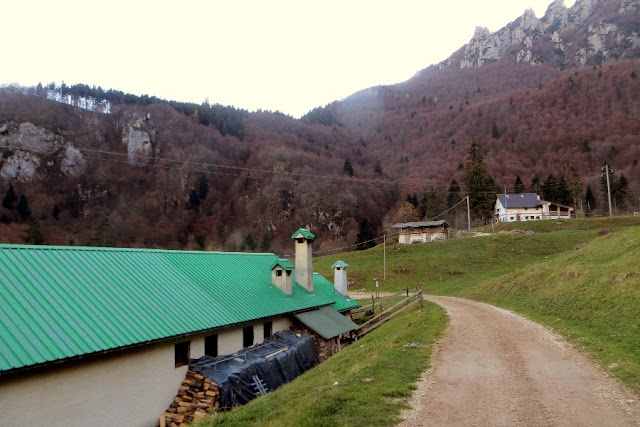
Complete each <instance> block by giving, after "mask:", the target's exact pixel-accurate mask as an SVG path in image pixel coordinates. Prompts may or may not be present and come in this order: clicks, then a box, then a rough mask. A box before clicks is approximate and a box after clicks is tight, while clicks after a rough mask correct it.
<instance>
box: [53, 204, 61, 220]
mask: <svg viewBox="0 0 640 427" xmlns="http://www.w3.org/2000/svg"><path fill="white" fill-rule="evenodd" d="M51 215H52V216H53V218H54V219H55V220H56V221H57V220H58V216H60V208H59V207H58V204H57V203H55V204H54V205H53V209H52V210H51Z"/></svg>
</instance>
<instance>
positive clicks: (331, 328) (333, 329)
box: [295, 307, 358, 339]
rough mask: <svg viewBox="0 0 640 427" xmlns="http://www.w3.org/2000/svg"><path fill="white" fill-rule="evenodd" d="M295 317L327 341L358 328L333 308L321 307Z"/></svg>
mask: <svg viewBox="0 0 640 427" xmlns="http://www.w3.org/2000/svg"><path fill="white" fill-rule="evenodd" d="M295 316H296V317H297V318H298V319H299V320H300V321H301V322H302V323H304V324H305V325H307V326H308V327H310V328H311V329H313V330H314V331H316V332H317V333H319V334H320V335H322V337H323V338H325V339H331V338H334V337H337V336H338V335H342V334H344V333H346V332H350V331H353V330H354V329H355V328H357V327H358V325H356V324H355V323H353V322H352V321H351V320H349V319H347V318H346V317H344V316H343V315H341V314H340V313H338V312H337V311H335V310H334V309H332V308H331V307H321V308H319V309H317V310H311V311H305V312H304V313H298V314H296V315H295Z"/></svg>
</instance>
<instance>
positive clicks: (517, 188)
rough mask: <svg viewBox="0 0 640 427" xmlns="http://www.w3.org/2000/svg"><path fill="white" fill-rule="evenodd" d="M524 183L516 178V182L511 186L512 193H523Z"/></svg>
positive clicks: (518, 177)
mask: <svg viewBox="0 0 640 427" xmlns="http://www.w3.org/2000/svg"><path fill="white" fill-rule="evenodd" d="M524 190H525V189H524V182H522V179H520V175H518V176H516V182H515V184H514V185H513V191H514V193H516V194H520V193H524Z"/></svg>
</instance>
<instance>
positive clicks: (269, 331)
mask: <svg viewBox="0 0 640 427" xmlns="http://www.w3.org/2000/svg"><path fill="white" fill-rule="evenodd" d="M263 326H264V335H263V337H264V339H265V340H266V339H267V338H271V335H273V322H264V325H263Z"/></svg>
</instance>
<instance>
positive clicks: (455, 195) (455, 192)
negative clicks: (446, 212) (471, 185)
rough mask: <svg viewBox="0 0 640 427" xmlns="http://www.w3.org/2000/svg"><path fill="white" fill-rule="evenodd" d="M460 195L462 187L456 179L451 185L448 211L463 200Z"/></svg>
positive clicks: (448, 196)
mask: <svg viewBox="0 0 640 427" xmlns="http://www.w3.org/2000/svg"><path fill="white" fill-rule="evenodd" d="M460 193H461V189H460V185H458V182H457V181H456V180H455V179H452V180H451V185H449V192H448V195H447V209H448V208H450V207H452V206H453V205H455V204H456V203H458V202H459V201H460V199H461V198H462V197H461V196H460Z"/></svg>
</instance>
